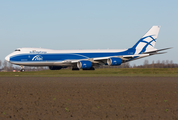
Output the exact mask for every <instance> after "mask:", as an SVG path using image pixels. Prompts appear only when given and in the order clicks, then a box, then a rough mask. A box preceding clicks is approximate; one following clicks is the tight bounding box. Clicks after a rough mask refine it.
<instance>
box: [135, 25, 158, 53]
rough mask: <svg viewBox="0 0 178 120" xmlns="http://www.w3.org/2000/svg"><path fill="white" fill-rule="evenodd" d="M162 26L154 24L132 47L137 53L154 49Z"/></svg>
mask: <svg viewBox="0 0 178 120" xmlns="http://www.w3.org/2000/svg"><path fill="white" fill-rule="evenodd" d="M159 29H160V26H153V27H152V28H151V29H150V30H149V31H148V32H147V33H146V34H145V35H144V36H143V37H142V38H141V39H140V40H139V41H138V42H137V43H136V44H135V45H134V46H133V47H132V48H133V49H135V50H136V51H135V54H140V53H142V52H145V51H146V50H152V49H154V46H155V43H156V39H157V37H158V33H159Z"/></svg>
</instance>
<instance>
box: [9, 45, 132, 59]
mask: <svg viewBox="0 0 178 120" xmlns="http://www.w3.org/2000/svg"><path fill="white" fill-rule="evenodd" d="M134 53H135V49H133V48H130V49H128V50H126V51H123V52H113V53H110V52H108V53H107V52H106V53H56V54H55V53H46V54H30V53H29V54H17V55H15V56H11V58H10V61H21V62H23V61H24V62H26V61H31V62H33V61H35V62H36V61H63V60H76V59H88V58H96V57H108V56H121V55H133V54H134ZM37 55H40V56H41V57H42V58H41V59H40V60H32V59H33V58H34V57H35V56H37Z"/></svg>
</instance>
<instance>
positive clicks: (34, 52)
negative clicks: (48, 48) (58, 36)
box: [30, 51, 47, 54]
mask: <svg viewBox="0 0 178 120" xmlns="http://www.w3.org/2000/svg"><path fill="white" fill-rule="evenodd" d="M30 53H32V54H46V53H47V52H45V51H30Z"/></svg>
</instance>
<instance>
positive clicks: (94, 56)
mask: <svg viewBox="0 0 178 120" xmlns="http://www.w3.org/2000/svg"><path fill="white" fill-rule="evenodd" d="M159 30H160V26H152V27H151V29H150V30H149V31H148V32H147V33H146V34H145V35H144V36H143V37H142V38H141V39H140V40H139V41H138V42H137V43H136V44H135V45H134V46H133V47H131V48H128V49H122V50H121V49H105V50H104V49H103V50H52V49H43V48H17V49H16V50H15V51H14V52H12V53H11V54H9V55H7V56H6V57H5V60H6V61H8V62H10V63H12V64H16V65H20V67H21V72H23V71H25V69H24V68H23V66H48V67H49V69H50V70H60V69H62V68H66V67H72V70H79V69H83V70H95V68H94V67H95V66H100V65H110V66H119V65H121V64H122V63H125V62H129V61H133V60H137V59H140V58H144V57H148V56H151V55H156V54H163V53H165V52H160V51H163V50H167V49H171V48H164V49H160V50H158V49H156V48H154V46H155V43H156V40H157V36H158V33H159Z"/></svg>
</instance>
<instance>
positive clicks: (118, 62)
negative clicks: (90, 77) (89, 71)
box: [107, 58, 122, 66]
mask: <svg viewBox="0 0 178 120" xmlns="http://www.w3.org/2000/svg"><path fill="white" fill-rule="evenodd" d="M107 64H108V65H111V66H115V65H121V64H122V59H121V58H109V59H108V60H107Z"/></svg>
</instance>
